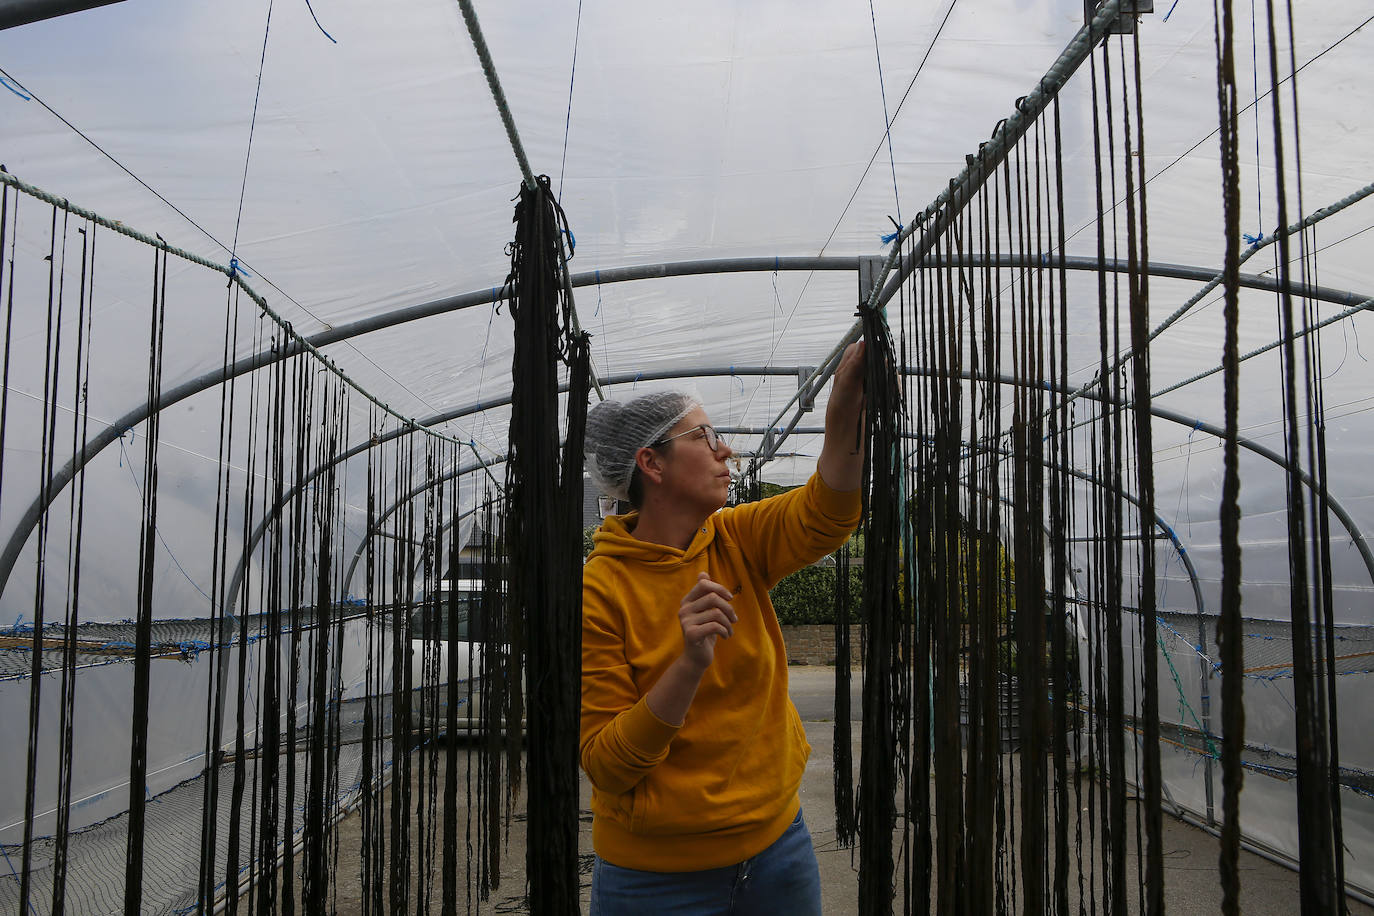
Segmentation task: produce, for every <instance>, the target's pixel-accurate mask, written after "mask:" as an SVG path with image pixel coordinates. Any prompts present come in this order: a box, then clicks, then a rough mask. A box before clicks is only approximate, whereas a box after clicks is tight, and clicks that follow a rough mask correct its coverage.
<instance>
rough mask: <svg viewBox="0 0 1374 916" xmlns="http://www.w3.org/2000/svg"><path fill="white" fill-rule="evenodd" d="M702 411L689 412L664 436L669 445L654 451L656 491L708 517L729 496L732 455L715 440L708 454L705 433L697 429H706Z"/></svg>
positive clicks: (706, 419) (722, 442)
mask: <svg viewBox="0 0 1374 916" xmlns="http://www.w3.org/2000/svg"><path fill="white" fill-rule="evenodd" d="M710 422H711V421H710V419H709V418H707V416H706V411H705V410H703V409H702V408H700V407H696V408H693V409H692V411H691V412H689V413H688V414H687V415H686V416H685V417H683V418H682V419H681V420H679V421H678V422H677V424H676V425H675V426H674V427H673V428H672V429H670V430H668V432H667V433H666V434H665V435H664V437H663V438H664V439H672V445H671V446H669V447H666V448H660V449H657V450H656V451H658V453H659V456H660V460H661V461H662V462H663V482H662V483H661V484H660V487H661V488H662V489H663V491H664V493H665V495H668V496H671V497H672V498H673V499H674V500H681V501H682V502H684V503H687V504H690V505H694V506H697V507H698V508H700V509H701V510H702V511H703V512H704V513H705V514H708V515H709V514H710V513H712V512H714V511H716V510H717V509H719V508H720V507H721V506H723V505H725V500H726V498H727V497H728V496H729V494H730V466H729V464H727V461H728V459H729V458H730V457H731V456H732V455H733V454H734V452H732V451H731V450H730V446H729V445H727V444H726V443H725V440H724V439H719V438H718V439H717V442H716V450H715V451H712V450H711V447H710V441H709V438H708V436H707V433H706V431H705V430H704V429H701V428H700V427H702V426H705V425H709V424H710Z"/></svg>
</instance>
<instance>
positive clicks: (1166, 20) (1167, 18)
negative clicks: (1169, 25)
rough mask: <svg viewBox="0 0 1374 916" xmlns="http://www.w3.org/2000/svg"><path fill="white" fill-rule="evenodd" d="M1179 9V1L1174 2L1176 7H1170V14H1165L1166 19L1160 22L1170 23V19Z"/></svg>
mask: <svg viewBox="0 0 1374 916" xmlns="http://www.w3.org/2000/svg"><path fill="white" fill-rule="evenodd" d="M1177 8H1178V0H1174V5H1173V6H1171V7H1169V12H1167V13H1165V14H1164V18H1163V19H1162V20H1160V21H1161V22H1168V21H1169V17H1170V16H1172V15H1173V14H1174V10H1175V9H1177Z"/></svg>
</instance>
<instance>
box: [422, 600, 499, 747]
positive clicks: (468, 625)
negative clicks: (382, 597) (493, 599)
mask: <svg viewBox="0 0 1374 916" xmlns="http://www.w3.org/2000/svg"><path fill="white" fill-rule="evenodd" d="M482 588H483V583H482V582H481V580H478V579H458V580H448V579H445V580H443V581H442V582H441V583H440V584H439V590H438V592H437V593H431V595H429V596H427V597H426V598H425V599H424V600H423V601H421V603H420V606H419V607H417V608H416V609H415V610H413V611H411V613H410V683H411V686H412V688H413V689H414V690H415V696H414V697H413V698H412V700H411V703H412V708H413V710H414V713H413V714H414V716H415V722H416V723H417V726H418V727H421V728H439V729H442V728H444V727H445V725H446V723H447V722H448V706H447V704H448V689H447V685H448V675H449V655H450V653H454V654H456V656H457V657H456V659H455V661H456V662H457V666H458V683H459V685H460V686H459V691H458V716H457V718H458V727H459V729H460V730H462V731H470V730H474V729H476V727H477V716H478V712H477V708H478V703H479V700H480V695H481V681H482V672H483V667H482V643H481V637H482V634H481V633H480V632H478V631H477V627H478V626H479V619H478V611H479V610H480V608H481V602H482ZM450 614H456V615H457V617H456V619H455V620H454V621H453V622H454V624H455V632H454V634H453V637H454V638H453V639H452V640H450V638H449V615H450ZM421 693H423V694H424V696H423V697H422V696H421ZM422 715H423V719H422V718H421V716H422Z"/></svg>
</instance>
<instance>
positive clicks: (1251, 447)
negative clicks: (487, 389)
mask: <svg viewBox="0 0 1374 916" xmlns="http://www.w3.org/2000/svg"><path fill="white" fill-rule="evenodd" d="M903 372H904V374H906V375H914V376H935V375H936V374H937V373H935V372H934V371H933V370H930V369H923V368H917V367H906V368H904V369H903ZM760 374H762V375H778V376H796V375H797V374H798V368H797V367H788V368H784V367H777V366H761V367H760V366H731V367H728V368H701V369H694V370H672V371H664V372H658V373H637V374H634V375H630V374H629V373H625V374H622V375H615V376H603V377H602V378H601V383H602V384H603V385H618V384H629V383H633V382H636V381H662V380H665V379H676V378H693V377H696V378H699V377H704V376H717V377H718V376H726V375H760ZM959 375H960V378H962V379H964V380H966V381H993V382H997V383H998V384H1003V385H1012V386H1016V387H1036V388H1044V389H1048V390H1050V391H1054V392H1056V393H1060V394H1064V393H1067V392H1068V388H1067V386H1063V385H1060V384H1058V383H1055V382H1043V381H1042V382H1032V381H1029V380H1026V379H1017V378H1013V377H1011V376H1008V375H1005V374H1000V373H999V374H996V375H989V374H984V373H976V374H975V373H973V372H969V371H964V372H961V373H960V374H959ZM560 390H566V386H560ZM1081 396H1082V397H1085V398H1087V399H1088V400H1094V401H1098V402H1100V403H1105V404H1110V405H1113V406H1119V407H1128V406H1129V404H1128V403H1126V402H1120V403H1118V402H1117V401H1115V400H1114V399H1112V398H1110V397H1107V396H1104V395H1102V394H1099V393H1095V392H1094V393H1087V394H1083V395H1081ZM508 403H510V399H509V397H504V398H499V399H496V400H493V401H487V402H480V401H479V402H475V403H473V404H469V405H465V406H462V407H458V408H455V409H454V410H451V411H444V412H442V413H439V414H436V415H435V416H434V417H432V418H430V420H428V421H426V422H427V423H439V422H444V421H446V420H450V419H457V418H459V417H463V416H468V415H470V414H474V413H478V412H480V411H483V410H486V409H488V408H491V407H498V406H504V405H506V404H508ZM1150 413H1151V414H1152V415H1153V416H1156V417H1159V418H1161V419H1164V420H1168V421H1170V422H1172V423H1177V424H1179V425H1180V426H1186V427H1188V428H1189V429H1197V430H1201V431H1202V432H1205V433H1207V434H1208V435H1211V436H1214V437H1216V438H1219V439H1220V438H1224V436H1225V432H1224V430H1222V429H1221V428H1219V427H1217V426H1214V425H1212V424H1210V423H1207V422H1205V421H1203V420H1201V419H1198V418H1195V417H1188V416H1185V415H1184V414H1180V413H1178V412H1176V411H1173V410H1170V409H1168V408H1165V407H1160V406H1158V405H1151V407H1150ZM758 429H759V430H760V434H762V433H763V432H766V428H764V427H759V428H758ZM414 431H415V429H413V428H404V427H403V428H400V429H396V430H392V431H391V432H389V433H387V434H386V435H385V436H382V437H378V438H377V439H375V440H373V439H368V440H366V441H364V442H362V443H359V444H358V445H355V446H353V447H351V448H349V449H348V450H346V451H344V452H342V453H341V454H339V455H338V456H336V457H335V458H333V459H331V460H330V461H328V462H326V463H325V464H323V465H321V466H319V467H317V468H315V469H314V470H312V471H311V472H310V473H309V474H307V475H306V476H305V477H304V478H302V481H301V483H300V484H299V485H297V486H294V487H292V488H291V490H289V491H288V492H287V493H285V494H284V495H283V497H282V500H281V501H280V502H278V503H277V504H276V505H274V506H273V508H272V509H271V510H270V511H269V512H268V513H267V514H266V515H265V516H264V517H263V519H262V521H261V522H260V523H259V524H258V526H257V528H256V529H254V531H253V534H252V535H251V536H250V538H249V540H248V541H247V542H246V543H245V545H244V549H243V551H242V553H241V555H240V559H239V561H238V564H237V565H236V566H235V569H234V573H233V576H232V578H231V579H230V587H229V592H228V597H227V600H226V603H225V606H226V607H228V608H232V607H233V605H234V600H235V599H236V598H237V596H238V592H239V589H240V588H241V587H242V584H243V577H244V575H245V574H246V571H247V564H248V561H249V559H250V558H251V556H252V554H253V551H254V550H255V549H256V547H257V544H258V542H259V541H260V540H261V539H262V537H263V535H264V534H265V533H266V531H267V529H268V527H269V526H270V525H271V524H272V522H273V520H274V519H275V518H276V517H277V516H278V515H279V514H280V512H281V510H282V509H283V508H284V507H285V505H286V503H287V502H289V501H290V500H291V499H294V498H295V497H296V496H297V495H298V494H299V493H300V492H301V490H302V489H304V488H305V487H306V486H309V485H310V484H311V483H313V482H314V481H315V480H316V479H318V478H319V476H320V475H321V474H323V473H324V472H325V471H326V470H327V469H328V468H330V467H332V466H334V465H336V464H339V463H341V462H343V461H346V460H348V459H349V458H352V457H354V456H355V455H358V454H361V453H362V452H364V451H366V450H367V449H369V448H371V447H372V446H374V445H379V444H381V443H382V442H386V441H390V440H392V439H395V438H398V437H400V436H402V435H405V434H407V433H411V432H414ZM1237 444H1238V445H1240V447H1241V448H1244V449H1247V450H1248V451H1251V452H1253V453H1255V454H1257V455H1259V456H1261V457H1263V458H1265V459H1267V460H1268V461H1270V462H1272V463H1273V464H1276V465H1278V466H1279V467H1280V468H1283V469H1284V470H1286V471H1290V472H1294V473H1297V475H1298V477H1299V479H1300V480H1302V481H1303V483H1304V484H1305V485H1306V486H1307V487H1308V488H1309V489H1315V483H1314V482H1313V480H1312V479H1311V476H1310V475H1308V474H1307V472H1305V471H1303V470H1302V469H1301V468H1297V469H1294V468H1291V467H1290V465H1289V464H1288V462H1287V461H1286V460H1285V459H1284V458H1283V456H1282V455H1279V454H1278V453H1277V452H1274V451H1272V450H1271V449H1269V448H1267V447H1266V446H1263V445H1261V444H1259V443H1258V442H1255V441H1253V440H1251V439H1248V438H1246V437H1244V436H1238V437H1237ZM1326 501H1327V505H1329V506H1330V507H1331V511H1332V513H1333V514H1335V516H1336V518H1337V519H1338V520H1339V521H1340V522H1341V524H1342V526H1343V527H1344V528H1345V530H1346V532H1347V533H1348V534H1349V535H1350V537H1351V540H1352V541H1353V542H1354V544H1355V547H1356V550H1358V551H1359V553H1360V556H1361V558H1362V559H1363V560H1364V563H1365V569H1366V571H1367V572H1368V574H1369V577H1370V581H1371V583H1374V552H1371V550H1370V546H1369V543H1368V540H1367V539H1366V537H1365V535H1364V534H1363V533H1362V532H1361V531H1360V529H1359V526H1358V525H1357V524H1356V523H1355V520H1354V519H1353V518H1351V516H1350V514H1349V513H1348V512H1347V511H1346V510H1345V507H1344V506H1343V505H1341V503H1340V501H1339V500H1337V499H1336V498H1335V497H1334V496H1332V495H1331V494H1327V499H1326Z"/></svg>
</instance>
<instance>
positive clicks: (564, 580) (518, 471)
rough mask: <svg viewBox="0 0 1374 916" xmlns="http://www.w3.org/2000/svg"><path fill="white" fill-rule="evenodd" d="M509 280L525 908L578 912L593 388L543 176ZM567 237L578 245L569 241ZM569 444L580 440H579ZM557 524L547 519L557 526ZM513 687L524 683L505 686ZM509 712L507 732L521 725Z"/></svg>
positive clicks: (510, 534) (510, 531)
mask: <svg viewBox="0 0 1374 916" xmlns="http://www.w3.org/2000/svg"><path fill="white" fill-rule="evenodd" d="M515 224H516V230H515V241H514V242H513V243H512V245H511V246H510V253H511V271H510V275H509V276H508V277H507V280H506V287H507V292H508V299H509V302H510V312H511V318H512V320H513V321H514V324H515V352H514V356H513V359H512V364H511V375H512V377H513V378H514V380H515V382H514V387H513V390H512V397H511V421H510V449H511V460H510V462H509V463H508V464H507V477H506V515H507V519H508V521H507V531H506V534H507V539H508V545H509V555H510V562H511V570H512V571H516V570H519V571H522V574H518V575H512V576H511V579H510V583H509V596H510V607H511V620H512V622H513V623H514V624H515V632H514V633H513V634H512V635H513V639H512V643H513V644H514V645H519V644H520V642H521V640H520V632H521V630H523V634H524V638H525V657H524V671H525V672H526V676H527V678H528V681H529V716H528V719H529V748H528V770H529V793H528V797H527V798H528V800H527V810H528V813H529V835H530V836H531V837H538V842H535V843H530V844H529V845H528V847H527V849H526V875H527V880H528V881H529V896H530V911H531V912H532V913H534V914H536V916H557V914H570V913H575V912H577V908H578V890H579V882H578V877H577V862H578V860H577V827H578V820H577V786H578V775H577V729H578V706H577V702H578V697H579V695H580V691H579V679H580V668H579V664H578V659H579V658H580V657H581V653H580V633H581V630H580V620H581V576H580V565H579V563H578V562H577V561H578V560H579V559H580V557H581V519H580V514H581V502H582V472H581V462H580V456H581V454H582V451H581V449H582V444H581V441H580V440H581V436H582V432H581V431H582V429H583V427H584V423H585V415H586V409H587V395H588V391H589V390H590V363H589V355H588V353H589V350H588V343H587V340H586V338H585V337H584V336H582V335H580V334H575V333H574V330H573V318H572V314H571V304H572V303H571V299H570V297H569V296H567V295H566V293H565V286H564V282H563V279H564V254H563V246H562V239H563V236H564V233H565V231H566V222H565V220H564V218H563V215H562V210H561V209H560V208H559V207H558V205H557V203H556V202H555V200H554V198H553V194H552V191H551V190H550V188H549V179H548V177H547V176H540V177H539V179H538V180H537V181H536V182H535V184H534V186H533V187H531V186H529V185H528V184H525V185H522V186H521V188H520V197H519V201H518V203H517V204H516V208H515ZM568 237H569V238H571V236H570V235H569V236H568ZM560 357H562V358H566V359H567V361H568V364H569V374H570V386H569V399H568V441H567V445H566V446H565V447H566V449H567V450H568V451H567V452H565V453H564V454H563V455H560V452H559V435H558V409H557V408H558V381H559V379H558V366H559V361H560ZM574 439H577V440H578V441H576V442H574ZM550 519H552V522H550ZM510 680H511V681H512V682H515V681H518V680H519V676H518V674H516V675H514V676H512V677H511V678H510ZM517 712H518V709H517V708H516V707H514V706H513V707H512V710H511V717H510V718H509V719H508V720H507V723H506V727H507V730H508V731H515V730H517V729H518V728H519V721H518V719H516V718H515V714H516V713H517Z"/></svg>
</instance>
